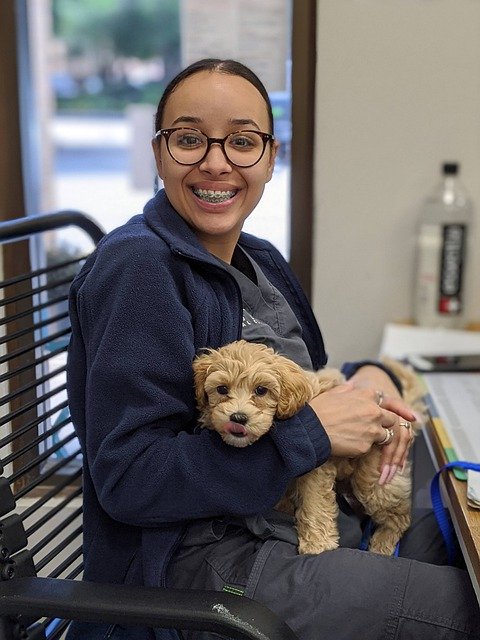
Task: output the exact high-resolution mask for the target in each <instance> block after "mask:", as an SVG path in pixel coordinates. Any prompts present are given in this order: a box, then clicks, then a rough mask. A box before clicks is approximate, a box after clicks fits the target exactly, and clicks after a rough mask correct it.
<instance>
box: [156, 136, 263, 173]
mask: <svg viewBox="0 0 480 640" xmlns="http://www.w3.org/2000/svg"><path fill="white" fill-rule="evenodd" d="M182 130H184V131H195V132H196V133H200V134H201V135H202V136H204V137H205V138H206V139H207V148H206V149H205V153H204V154H203V156H202V157H201V158H200V160H196V161H195V162H180V161H179V160H177V158H175V156H174V155H173V153H172V152H171V151H170V145H169V140H170V136H171V135H172V133H174V131H182ZM238 133H256V134H257V135H258V136H260V137H261V138H262V140H263V149H262V153H261V154H260V157H259V158H258V160H255V162H253V163H252V164H246V165H245V164H237V163H236V162H233V160H231V159H230V158H229V157H228V153H227V152H226V150H225V141H226V140H227V138H230V137H231V136H234V135H236V134H238ZM160 136H162V137H163V138H165V143H166V145H167V151H168V153H169V154H170V157H171V158H173V160H175V162H176V163H177V164H181V165H182V166H184V167H192V166H193V165H194V164H198V163H199V162H203V161H204V160H205V158H206V157H207V155H208V152H209V151H210V147H211V146H212V144H219V145H220V146H221V147H222V151H223V155H224V156H225V158H226V159H227V160H228V162H229V163H230V164H233V165H234V166H235V167H240V168H241V169H250V167H254V166H255V165H256V164H258V163H259V162H260V160H261V159H262V158H263V155H264V153H265V149H266V146H267V142H268V141H270V142H273V141H274V140H275V136H273V135H272V134H271V133H265V132H264V131H257V130H256V129H240V130H239V131H233V132H232V133H229V134H228V135H226V136H225V137H224V138H209V137H208V136H207V135H206V134H205V133H203V131H200V129H195V128H193V127H171V128H170V129H159V130H158V131H157V132H156V133H155V136H154V138H155V139H156V140H158V138H159V137H160Z"/></svg>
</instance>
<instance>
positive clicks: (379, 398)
mask: <svg viewBox="0 0 480 640" xmlns="http://www.w3.org/2000/svg"><path fill="white" fill-rule="evenodd" d="M375 393H376V394H377V404H378V406H379V407H381V406H382V403H383V400H384V398H385V394H384V393H383V391H376V392H375Z"/></svg>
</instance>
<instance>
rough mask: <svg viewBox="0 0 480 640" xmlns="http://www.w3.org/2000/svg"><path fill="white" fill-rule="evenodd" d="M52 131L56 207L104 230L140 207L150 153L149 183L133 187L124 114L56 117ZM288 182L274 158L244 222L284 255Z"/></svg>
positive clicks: (144, 196)
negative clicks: (260, 194) (261, 193)
mask: <svg viewBox="0 0 480 640" xmlns="http://www.w3.org/2000/svg"><path fill="white" fill-rule="evenodd" d="M52 137H53V140H54V144H55V147H56V170H55V178H54V194H55V208H56V209H76V210H80V211H83V212H84V213H87V214H88V215H90V216H91V217H93V218H95V219H96V220H97V221H98V222H99V223H100V225H101V226H102V227H103V228H104V229H105V230H106V231H110V230H112V229H114V228H115V227H117V226H119V225H121V224H122V223H123V222H125V221H126V220H128V219H129V218H130V217H131V216H133V215H135V214H137V213H139V212H141V210H142V208H143V205H144V203H145V202H146V201H147V200H148V199H149V198H150V197H151V196H152V193H153V175H154V166H153V159H152V161H151V172H152V187H149V186H148V187H145V188H142V189H138V188H135V187H134V186H133V185H132V172H131V169H130V163H131V159H130V151H129V148H130V144H131V139H132V135H131V131H130V129H129V125H128V122H127V120H126V119H123V118H111V119H108V118H92V117H71V116H67V117H58V118H56V119H55V120H54V121H53V123H52ZM145 144H146V149H145V154H147V157H148V158H151V157H152V152H151V149H150V146H149V143H148V142H147V141H146V143H145ZM148 162H149V161H147V163H146V166H147V167H148ZM147 170H148V169H147ZM148 180H149V179H147V182H148ZM289 182H290V167H289V165H287V164H286V163H284V161H279V162H278V163H277V167H276V169H275V172H274V175H273V178H272V180H271V181H270V182H269V183H268V184H267V185H266V188H265V193H264V196H263V198H262V200H261V202H260V203H259V205H258V206H257V208H256V209H255V211H254V212H253V213H252V215H251V216H250V218H249V219H248V220H247V222H246V224H245V227H244V228H245V231H248V232H249V233H253V234H255V235H258V236H260V237H262V238H267V239H268V240H270V241H271V242H272V243H273V244H274V245H275V246H276V247H277V248H278V249H279V250H280V251H281V252H282V253H283V255H284V256H286V257H288V245H289V215H290V212H289V208H288V207H289Z"/></svg>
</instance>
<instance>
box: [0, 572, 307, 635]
mask: <svg viewBox="0 0 480 640" xmlns="http://www.w3.org/2000/svg"><path fill="white" fill-rule="evenodd" d="M15 614H16V615H19V614H21V615H25V616H29V617H32V616H38V617H43V616H45V617H55V618H65V619H67V620H80V621H84V622H105V623H112V624H113V623H118V624H123V625H132V626H135V625H137V626H146V627H157V628H165V629H195V630H199V631H211V632H216V633H219V634H223V635H225V636H227V637H229V638H235V639H237V638H238V639H239V640H298V638H297V636H296V635H295V634H294V633H293V631H292V630H291V629H290V627H288V626H287V625H286V624H285V623H284V622H282V621H281V620H280V619H279V618H278V617H277V616H276V615H275V614H274V613H272V612H271V611H270V610H269V609H267V608H266V607H265V606H263V605H261V604H259V603H258V602H255V601H254V600H251V599H249V598H245V597H244V596H235V595H233V594H230V593H223V592H217V591H194V590H179V589H161V588H158V589H155V588H149V587H131V586H126V585H112V584H98V583H94V582H80V581H76V580H61V579H52V578H14V579H13V580H6V581H4V582H0V615H15Z"/></svg>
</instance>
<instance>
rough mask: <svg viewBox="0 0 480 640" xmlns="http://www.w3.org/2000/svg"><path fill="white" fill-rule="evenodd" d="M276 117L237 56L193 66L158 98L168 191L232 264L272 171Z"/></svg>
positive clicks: (156, 143)
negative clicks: (241, 236) (246, 224)
mask: <svg viewBox="0 0 480 640" xmlns="http://www.w3.org/2000/svg"><path fill="white" fill-rule="evenodd" d="M204 95H208V96H209V98H210V99H209V101H208V102H207V101H205V100H203V96H204ZM192 123H195V127H196V128H195V129H193V128H190V127H188V126H187V125H189V124H192ZM272 123H273V116H272V111H271V105H270V100H269V98H268V94H267V92H266V91H265V89H264V88H263V87H262V85H261V84H260V83H259V81H258V79H257V78H256V76H255V75H254V74H253V73H252V72H250V70H246V68H245V67H243V65H239V64H238V63H236V62H234V61H220V60H211V61H200V62H199V63H197V64H194V65H191V66H190V67H189V68H188V73H187V72H184V73H183V74H180V75H179V76H178V77H177V78H176V79H175V80H174V81H173V82H172V83H171V84H170V85H169V86H168V87H167V88H166V90H165V92H164V94H163V97H162V100H161V101H160V104H159V108H158V111H157V115H156V127H158V129H157V134H156V136H155V138H154V140H153V150H154V154H155V159H156V163H157V169H158V173H159V176H160V177H161V178H162V180H163V184H164V188H165V192H166V194H167V196H168V198H169V200H170V202H171V203H172V205H173V206H174V208H175V209H176V210H177V212H178V213H179V215H181V217H182V218H183V219H184V220H185V221H186V222H187V223H188V224H189V225H190V226H191V227H192V229H193V230H194V231H195V233H196V235H197V237H198V239H199V240H200V242H201V243H202V244H203V246H204V247H205V248H206V249H207V250H208V251H209V252H210V253H212V254H213V255H216V256H217V257H218V258H221V259H222V260H224V261H225V262H228V263H229V262H230V261H231V259H232V255H233V251H234V248H235V245H236V244H237V241H238V238H239V235H240V231H241V229H242V227H243V224H244V222H245V220H246V219H247V217H248V216H249V215H250V213H251V212H252V211H253V209H254V208H255V206H256V205H257V203H258V202H259V200H260V198H261V196H262V194H263V190H264V188H265V184H266V183H267V182H268V181H269V180H270V179H271V177H272V174H273V168H274V161H275V156H276V153H277V149H278V142H276V140H275V139H274V137H273V134H272ZM175 125H176V126H175ZM178 125H183V126H178ZM239 126H249V127H250V130H243V129H242V130H241V131H239V130H238V128H239ZM197 127H198V128H197ZM266 131H268V132H267V133H266Z"/></svg>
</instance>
